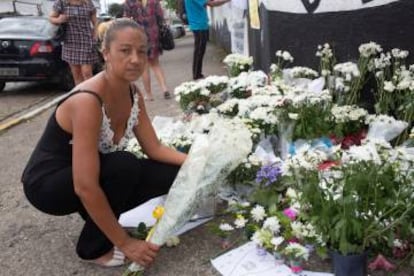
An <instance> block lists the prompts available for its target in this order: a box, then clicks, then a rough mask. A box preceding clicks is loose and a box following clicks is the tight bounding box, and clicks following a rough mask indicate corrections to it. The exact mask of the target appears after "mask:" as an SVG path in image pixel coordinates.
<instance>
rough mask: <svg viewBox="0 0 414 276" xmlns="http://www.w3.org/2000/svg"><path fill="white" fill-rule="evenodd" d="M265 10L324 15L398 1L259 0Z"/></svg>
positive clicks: (396, 0)
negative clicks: (325, 13)
mask: <svg viewBox="0 0 414 276" xmlns="http://www.w3.org/2000/svg"><path fill="white" fill-rule="evenodd" d="M259 1H260V4H261V3H263V4H264V5H265V7H266V9H267V10H271V11H281V12H290V13H324V12H340V11H351V10H360V9H365V8H372V7H378V6H383V5H387V4H390V3H394V2H398V1H400V0H277V1H275V0H259Z"/></svg>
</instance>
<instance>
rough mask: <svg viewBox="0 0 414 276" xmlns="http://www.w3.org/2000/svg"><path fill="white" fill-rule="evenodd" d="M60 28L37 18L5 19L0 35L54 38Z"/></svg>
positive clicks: (0, 26)
mask: <svg viewBox="0 0 414 276" xmlns="http://www.w3.org/2000/svg"><path fill="white" fill-rule="evenodd" d="M57 29H58V27H57V26H54V25H53V24H51V23H49V21H48V20H47V19H35V18H25V17H20V18H3V19H1V20H0V33H12V34H31V35H42V36H53V35H55V34H56V31H57Z"/></svg>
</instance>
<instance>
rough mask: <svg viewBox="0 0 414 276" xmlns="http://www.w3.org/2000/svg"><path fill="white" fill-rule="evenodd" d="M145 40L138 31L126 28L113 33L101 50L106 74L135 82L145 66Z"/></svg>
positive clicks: (142, 34)
mask: <svg viewBox="0 0 414 276" xmlns="http://www.w3.org/2000/svg"><path fill="white" fill-rule="evenodd" d="M147 49H148V48H147V39H146V36H145V35H144V33H143V32H142V31H140V30H137V29H134V28H130V27H127V28H125V29H122V30H119V31H117V32H116V33H115V36H114V39H113V40H112V41H111V43H110V44H109V49H104V50H103V55H104V58H105V61H106V65H107V72H108V73H110V74H114V75H115V76H116V77H119V78H123V79H125V80H128V81H135V80H137V79H138V78H139V77H140V76H141V74H142V73H143V72H144V69H145V67H146V64H147Z"/></svg>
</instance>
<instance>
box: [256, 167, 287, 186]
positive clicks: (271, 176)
mask: <svg viewBox="0 0 414 276" xmlns="http://www.w3.org/2000/svg"><path fill="white" fill-rule="evenodd" d="M281 174H282V169H281V168H280V167H279V166H277V165H275V164H269V165H264V166H263V167H261V168H260V170H259V171H258V172H257V173H256V182H257V183H263V184H264V185H265V186H269V185H271V184H272V183H274V182H276V181H277V179H278V177H279V176H280V175H281Z"/></svg>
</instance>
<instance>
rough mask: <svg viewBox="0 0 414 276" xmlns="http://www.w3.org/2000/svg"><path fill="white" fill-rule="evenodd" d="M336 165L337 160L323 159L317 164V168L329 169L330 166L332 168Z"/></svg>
mask: <svg viewBox="0 0 414 276" xmlns="http://www.w3.org/2000/svg"><path fill="white" fill-rule="evenodd" d="M338 165H339V162H338V161H325V162H323V163H321V164H319V166H318V170H320V171H326V170H329V169H330V168H332V167H334V166H338Z"/></svg>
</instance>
